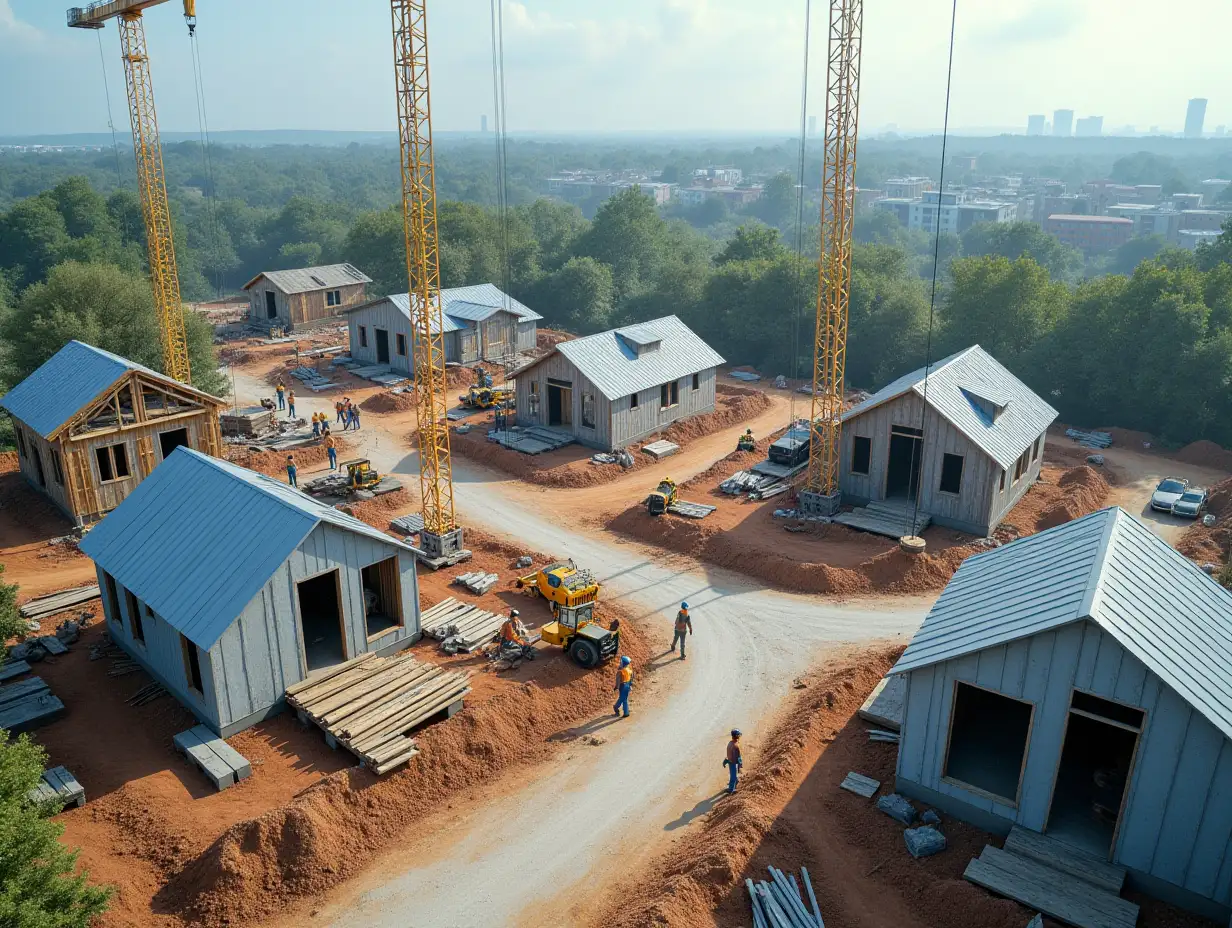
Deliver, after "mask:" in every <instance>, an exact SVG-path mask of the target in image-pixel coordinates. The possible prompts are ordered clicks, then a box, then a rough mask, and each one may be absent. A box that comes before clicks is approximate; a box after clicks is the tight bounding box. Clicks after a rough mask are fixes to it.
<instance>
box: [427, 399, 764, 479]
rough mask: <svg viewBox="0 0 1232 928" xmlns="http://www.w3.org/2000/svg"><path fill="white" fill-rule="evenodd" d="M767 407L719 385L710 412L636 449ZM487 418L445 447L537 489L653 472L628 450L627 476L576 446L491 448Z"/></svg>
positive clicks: (682, 440) (715, 428) (704, 431)
mask: <svg viewBox="0 0 1232 928" xmlns="http://www.w3.org/2000/svg"><path fill="white" fill-rule="evenodd" d="M772 404H773V400H771V399H770V397H769V396H767V395H766V394H765V393H763V392H761V391H759V390H748V389H744V388H742V387H733V386H729V385H727V384H718V385H717V386H716V403H715V410H714V412H709V413H705V414H704V415H700V416H692V417H690V418H688V419H683V420H681V421H679V422H675V423H673V424H672V425H671V426H669V427H668V428H666V429H664V430H663V432H662V433H660V434H657V435H654V436H651V437H650V438H647V439H646V440H645V441H644V442H641V443H639V446H640V444H647V443H649V442H650V441H654V440H657V439H659V438H665V439H667V440H668V441H671V442H675V443H676V444H678V445H680V446H681V447H682V448H683V447H686V446H687V445H688V444H689V442H692V441H696V440H697V439H699V438H704V437H705V436H707V435H711V434H713V433H715V432H719V431H722V430H723V429H726V428H730V427H731V426H733V425H739V424H740V423H742V422H747V421H749V420H751V419H753V418H755V417H756V416H758V415H759V414H761V413H762V412H765V411H766V410H767V409H769V408H770V406H771V405H772ZM490 418H491V417H484V418H480V417H477V416H476V417H472V418H471V419H470V420H469V422H470V424H471V425H472V429H471V431H469V432H467V433H464V434H459V433H458V431H457V429H456V428H455V429H454V430H453V432H452V433H451V434H450V436H449V442H450V447H451V448H452V449H453V450H454V451H456V452H457V453H458V454H460V455H462V456H463V457H465V458H468V459H470V460H472V461H476V462H478V463H480V464H484V465H486V466H488V467H491V468H493V469H494V470H499V471H501V472H503V473H506V474H509V475H510V476H513V477H517V478H518V479H520V480H525V481H526V482H527V483H533V484H536V485H538V486H545V487H568V488H579V487H594V486H599V485H601V484H605V483H610V482H611V481H613V480H615V479H617V478H618V477H620V476H621V475H622V474H626V473H630V472H632V471H636V470H642V469H644V468H647V467H653V466H654V465H655V464H656V463H658V462H657V461H655V460H654V459H653V458H652V457H650V456H649V455H647V454H642V453H641V452H640V451H638V450H637V448H630V449H629V451H630V453H631V454H632V455H633V467H631V468H629V469H628V470H625V469H624V468H622V467H621V466H620V465H619V464H591V463H590V456H591V454H592V452H591V451H590V450H589V449H586V448H583V447H581V446H580V445H570V446H568V447H566V448H561V449H559V450H557V451H552V452H549V453H547V454H539V455H527V454H519V453H518V452H516V451H510V450H509V449H507V448H503V447H501V446H500V445H498V444H497V443H496V442H491V441H488V439H487V433H488V428H489V424H488V423H489V421H490Z"/></svg>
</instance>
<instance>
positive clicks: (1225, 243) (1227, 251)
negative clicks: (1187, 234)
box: [1196, 187, 1232, 271]
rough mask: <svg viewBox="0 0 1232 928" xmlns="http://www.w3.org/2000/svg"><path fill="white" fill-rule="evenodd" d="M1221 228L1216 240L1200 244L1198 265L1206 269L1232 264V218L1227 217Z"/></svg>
mask: <svg viewBox="0 0 1232 928" xmlns="http://www.w3.org/2000/svg"><path fill="white" fill-rule="evenodd" d="M1228 190H1232V187H1229V188H1228ZM1225 192H1226V191H1225ZM1221 229H1222V231H1221V232H1220V233H1219V238H1217V239H1215V241H1213V242H1203V243H1202V244H1201V245H1199V246H1198V251H1197V254H1196V257H1197V262H1198V267H1199V268H1201V269H1202V270H1204V271H1210V270H1214V269H1215V268H1216V267H1217V266H1218V265H1220V264H1232V218H1229V219H1225V220H1224V221H1223V226H1221Z"/></svg>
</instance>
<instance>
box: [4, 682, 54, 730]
mask: <svg viewBox="0 0 1232 928" xmlns="http://www.w3.org/2000/svg"><path fill="white" fill-rule="evenodd" d="M63 713H64V703H62V702H61V701H60V700H59V698H58V697H56V696H53V695H52V694H51V690H50V689H49V688H48V686H47V684H46V683H44V682H43V678H42V677H27V678H26V679H24V680H19V681H17V682H16V683H10V684H8V685H7V686H0V728H3V729H6V730H7V731H10V732H12V733H13V734H18V733H20V732H23V731H30V730H31V729H33V728H38V727H39V726H40V725H46V724H47V723H48V722H51V721H54V720H55V719H58V718H59V717H60V716H61V715H62V714H63Z"/></svg>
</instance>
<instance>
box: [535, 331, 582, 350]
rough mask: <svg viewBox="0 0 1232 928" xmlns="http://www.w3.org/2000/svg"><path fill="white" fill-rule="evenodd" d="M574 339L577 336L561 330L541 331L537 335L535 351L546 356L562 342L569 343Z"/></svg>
mask: <svg viewBox="0 0 1232 928" xmlns="http://www.w3.org/2000/svg"><path fill="white" fill-rule="evenodd" d="M574 338H577V336H576V335H571V334H570V333H568V332H563V331H561V330H560V329H539V330H538V331H537V332H536V333H535V349H536V350H537V351H539V352H541V353H544V354H546V353H547V352H549V351H551V350H552V349H553V348H555V347H556V346H557V345H559V344H560V343H561V342H567V341H570V340H571V339H574Z"/></svg>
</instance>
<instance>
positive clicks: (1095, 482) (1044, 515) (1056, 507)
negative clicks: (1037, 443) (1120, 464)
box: [1028, 464, 1109, 532]
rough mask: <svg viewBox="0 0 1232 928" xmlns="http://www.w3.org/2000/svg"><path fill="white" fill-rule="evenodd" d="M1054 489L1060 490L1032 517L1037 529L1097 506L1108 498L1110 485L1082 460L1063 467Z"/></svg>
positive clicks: (1069, 520) (1049, 526)
mask: <svg viewBox="0 0 1232 928" xmlns="http://www.w3.org/2000/svg"><path fill="white" fill-rule="evenodd" d="M1045 486H1047V485H1046V484H1045ZM1041 489H1042V487H1041ZM1057 489H1058V490H1060V491H1061V493H1060V495H1059V497H1058V498H1057V499H1055V500H1054V501H1053V502H1051V503H1049V504H1048V505H1047V507H1045V508H1044V509H1043V510H1041V511H1040V514H1039V517H1038V518H1037V519H1036V520H1035V530H1036V531H1037V532H1042V531H1044V530H1045V529H1049V528H1053V527H1055V526H1058V525H1061V524H1063V523H1065V522H1072V521H1073V520H1074V519H1077V518H1079V517H1080V516H1085V515H1089V514H1090V513H1092V512H1095V510H1097V509H1100V508H1101V507H1103V505H1104V501H1105V500H1106V499H1107V498H1108V490H1109V487H1108V481H1106V480H1105V479H1104V478H1103V477H1102V476H1101V475H1100V474H1099V473H1097V472H1096V471H1095V470H1093V469H1092V468H1090V467H1088V466H1087V465H1085V464H1084V465H1082V466H1081V467H1075V468H1074V469H1073V470H1069V471H1066V472H1065V474H1064V475H1063V476H1062V477H1061V479H1060V480H1058V481H1057ZM1028 492H1030V491H1028Z"/></svg>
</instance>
